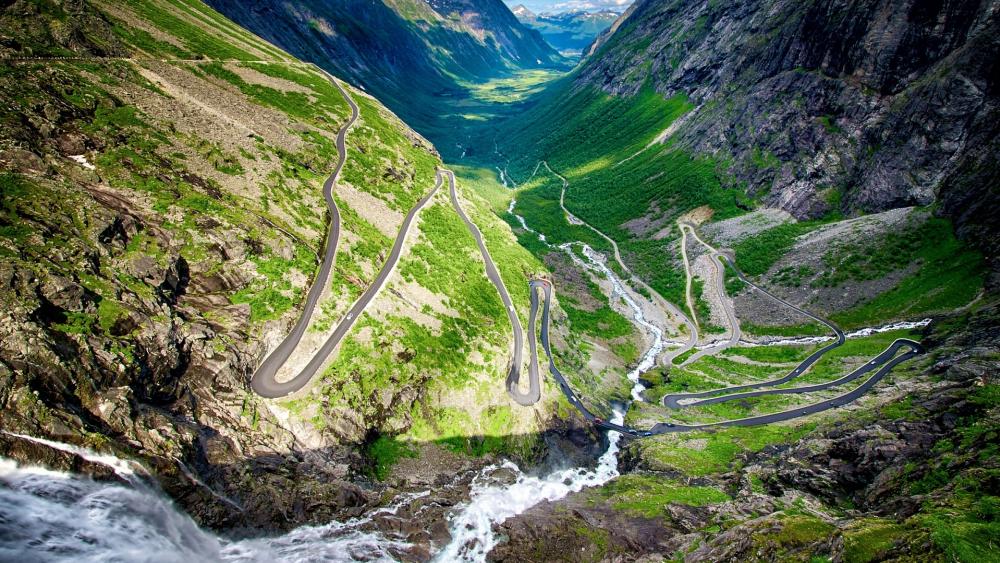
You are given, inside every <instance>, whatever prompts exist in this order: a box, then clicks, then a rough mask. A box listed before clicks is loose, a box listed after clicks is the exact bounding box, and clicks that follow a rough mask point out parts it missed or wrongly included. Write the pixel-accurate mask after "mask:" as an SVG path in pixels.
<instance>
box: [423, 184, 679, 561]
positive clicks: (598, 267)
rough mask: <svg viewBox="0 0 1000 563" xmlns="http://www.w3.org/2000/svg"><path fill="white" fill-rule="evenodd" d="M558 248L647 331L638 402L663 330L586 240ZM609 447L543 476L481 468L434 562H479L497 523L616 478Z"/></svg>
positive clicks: (619, 415) (613, 442) (635, 393)
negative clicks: (505, 478)
mask: <svg viewBox="0 0 1000 563" xmlns="http://www.w3.org/2000/svg"><path fill="white" fill-rule="evenodd" d="M515 205H516V200H511V203H510V206H509V207H508V208H507V211H508V213H510V214H511V215H513V216H514V217H515V218H516V219H517V221H518V222H519V223H520V224H521V227H523V228H524V230H525V231H528V232H531V233H534V234H535V235H536V236H538V238H539V240H541V241H542V243H544V244H545V245H546V246H551V245H550V244H549V243H548V241H546V239H545V235H543V234H542V233H539V232H537V231H535V230H534V229H532V228H531V227H529V226H528V225H527V223H526V222H525V220H524V217H522V216H520V215H518V214H516V213H514V206H515ZM575 245H578V246H580V247H581V248H582V253H583V256H584V258H586V261H584V260H583V259H581V258H580V257H579V256H577V255H576V253H574V252H573V246H575ZM559 248H560V249H561V250H563V251H564V252H566V253H567V254H568V255H569V256H570V258H572V259H573V261H574V262H575V263H576V264H577V265H579V266H580V267H582V268H584V269H586V270H590V271H597V272H598V273H600V274H603V275H604V276H605V277H607V279H608V280H609V281H610V282H611V285H612V291H613V296H617V297H618V298H620V299H621V300H622V302H624V303H625V305H626V306H627V307H628V308H629V309H631V311H632V319H633V320H634V321H635V322H636V324H638V325H639V326H640V327H641V328H642V329H643V330H645V331H646V332H647V334H649V336H650V338H651V341H652V343H651V344H650V347H649V349H647V350H646V353H645V354H643V357H642V359H641V360H640V361H639V363H638V365H636V366H635V368H633V369H632V370H631V371H630V372H629V373H628V378H629V379H630V380H631V381H632V382H633V384H634V385H633V387H632V398H633V399H635V400H642V398H641V395H640V393H642V390H643V389H644V387H643V385H642V383H640V382H639V377H640V376H641V375H642V374H643V373H645V372H646V371H648V370H649V369H650V368H652V367H653V366H655V365H656V358H657V356H659V354H660V352H662V351H663V331H662V330H661V329H660V328H659V327H657V326H655V325H653V324H652V323H650V322H649V321H647V320H646V316H645V314H644V313H643V310H642V307H640V306H639V304H638V303H637V302H636V301H635V299H633V298H632V297H631V296H630V295H629V292H628V291H627V290H626V289H625V286H624V285H623V284H622V282H621V280H620V279H619V278H618V276H616V275H615V273H614V272H612V271H611V269H609V268H608V267H607V265H606V260H605V258H604V257H603V256H602V255H601V254H600V253H598V252H596V251H595V250H594V249H592V248H590V246H588V245H586V244H584V243H567V244H563V245H560V246H559ZM624 420H625V414H624V412H623V411H619V410H616V411H615V412H614V415H613V416H612V417H611V422H612V423H615V424H622V423H623V422H624ZM608 440H609V445H608V449H607V450H606V451H605V452H604V453H603V454H602V455H601V457H600V459H598V462H597V466H596V467H595V468H594V469H587V468H583V467H575V468H570V469H561V470H556V471H553V472H552V473H549V474H548V475H544V476H530V475H526V474H525V473H524V472H522V471H521V469H520V468H519V467H518V466H517V465H516V464H514V463H512V462H509V461H506V462H504V463H503V464H501V465H499V466H491V467H488V468H486V469H484V470H483V471H482V472H481V473H480V475H479V476H477V478H476V479H474V480H473V483H472V492H471V494H470V500H469V502H468V503H467V504H466V505H464V506H462V507H461V508H460V509H459V510H458V511H457V512H455V513H454V514H453V515H452V516H451V518H450V525H449V530H450V532H451V536H452V540H451V542H450V543H449V544H448V545H446V546H445V547H444V548H443V549H441V550H440V551H439V552H438V553H437V555H436V556H435V561H438V562H441V563H445V562H452V561H464V562H475V563H478V562H482V561H485V560H486V554H488V553H489V552H490V550H491V549H493V547H494V546H496V544H497V538H496V534H495V533H494V532H493V527H494V526H495V525H497V524H500V523H503V522H504V521H506V520H508V519H509V518H512V517H514V516H517V515H518V514H521V513H523V512H524V511H526V510H528V509H529V508H531V507H532V506H535V505H536V504H538V503H540V502H542V501H553V500H558V499H561V498H563V497H565V496H566V495H568V494H570V493H573V492H578V491H581V490H583V489H585V488H588V487H597V486H600V485H603V484H604V483H607V482H608V481H610V480H611V479H614V478H615V477H617V476H618V474H619V473H618V451H619V447H618V443H619V440H621V435H620V434H618V433H617V432H610V433H609V434H608ZM501 469H503V470H507V471H510V472H512V473H513V474H514V476H515V480H514V482H513V483H512V484H497V483H495V481H494V480H493V479H491V478H490V475H491V474H492V473H494V472H496V471H498V470H501Z"/></svg>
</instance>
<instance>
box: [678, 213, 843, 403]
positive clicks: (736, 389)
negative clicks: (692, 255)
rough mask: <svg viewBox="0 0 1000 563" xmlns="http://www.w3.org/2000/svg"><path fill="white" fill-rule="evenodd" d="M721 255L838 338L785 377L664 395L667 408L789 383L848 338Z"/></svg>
mask: <svg viewBox="0 0 1000 563" xmlns="http://www.w3.org/2000/svg"><path fill="white" fill-rule="evenodd" d="M692 230H693V228H692ZM706 246H707V245H706ZM719 256H721V257H722V258H723V259H724V260H725V261H726V263H728V264H729V266H730V267H731V268H732V269H733V271H735V272H736V275H737V276H739V278H740V280H742V281H743V283H745V284H747V285H749V286H750V287H752V288H754V289H756V290H757V291H759V292H761V293H763V294H764V295H766V296H768V297H770V298H771V299H773V300H775V301H777V302H779V303H781V304H782V305H785V306H786V307H790V308H791V309H793V310H795V311H797V312H798V313H801V314H802V315H805V316H806V317H809V318H810V319H813V320H815V321H818V322H820V323H822V324H824V325H826V326H828V327H830V330H832V331H833V332H834V334H835V335H836V340H834V341H833V342H832V343H830V344H828V345H826V346H824V347H822V348H820V349H819V350H817V351H815V352H813V353H812V354H810V355H809V357H808V358H806V359H805V360H803V361H802V363H800V364H799V365H797V366H795V369H793V370H792V371H791V372H789V373H788V375H786V376H784V377H781V378H778V379H772V380H770V381H761V382H758V383H748V384H746V385H734V386H731V387H722V388H719V389H710V390H708V391H701V392H699V393H676V394H672V395H666V396H664V397H663V406H665V407H667V408H672V409H679V408H684V407H687V406H693V405H699V404H708V403H706V402H702V401H698V402H693V403H689V404H686V405H682V404H681V403H680V401H681V400H684V399H702V398H705V397H713V396H715V395H731V394H735V393H740V392H742V391H749V390H752V389H762V388H767V387H775V386H777V385H782V384H784V383H788V382H789V381H791V380H793V379H795V378H797V377H799V376H800V375H802V374H803V373H805V371H806V370H808V369H809V368H810V367H811V366H812V365H813V364H814V363H816V362H817V361H818V360H819V359H820V358H822V357H823V355H824V354H826V353H827V352H829V351H830V350H833V349H834V348H837V347H838V346H841V345H843V344H844V341H845V340H846V339H845V337H844V331H842V330H840V327H838V326H837V325H835V324H833V323H832V322H830V321H828V320H826V319H823V318H820V317H817V316H816V315H814V314H812V313H810V312H808V311H805V310H803V309H801V308H799V307H796V306H795V305H792V304H791V303H789V302H788V301H785V300H784V299H782V298H780V297H778V296H777V295H774V294H772V293H770V292H768V291H767V290H766V289H764V288H762V287H760V286H759V285H757V284H755V283H753V282H752V281H750V280H749V279H747V277H746V276H745V275H743V272H742V271H740V269H739V268H737V267H736V264H734V263H733V261H732V260H730V258H729V257H728V256H726V255H724V254H721V253H717V254H716V257H719ZM763 394H765V393H758V395H763ZM710 402H712V403H718V402H722V401H710Z"/></svg>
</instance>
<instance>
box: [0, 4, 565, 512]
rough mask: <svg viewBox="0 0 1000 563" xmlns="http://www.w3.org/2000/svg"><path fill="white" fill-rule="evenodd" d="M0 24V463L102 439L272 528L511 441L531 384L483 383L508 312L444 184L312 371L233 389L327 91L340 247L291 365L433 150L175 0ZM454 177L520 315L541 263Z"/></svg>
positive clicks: (278, 325) (393, 223) (315, 185)
mask: <svg viewBox="0 0 1000 563" xmlns="http://www.w3.org/2000/svg"><path fill="white" fill-rule="evenodd" d="M39 22H44V25H38V23H39ZM0 24H2V25H0V29H2V34H3V37H2V38H0V45H2V47H0V53H2V56H3V58H2V59H0V99H2V102H3V103H2V104H0V123H2V128H0V303H2V306H0V311H2V312H0V430H2V431H0V454H2V455H3V456H5V457H13V458H15V459H18V460H22V461H26V462H29V463H42V462H44V463H46V464H48V465H50V466H54V467H60V468H71V467H72V468H77V469H80V468H82V467H81V466H80V465H79V464H80V463H81V458H79V457H76V456H73V455H65V454H63V453H61V452H60V451H59V450H58V449H53V448H50V447H49V446H46V445H44V444H42V443H39V442H37V441H35V440H34V438H42V439H51V440H57V441H59V442H64V443H69V444H73V445H76V446H88V447H91V448H94V449H98V450H100V451H104V452H114V453H116V454H117V455H119V456H121V457H126V458H131V459H137V460H139V461H141V462H142V463H143V464H144V465H145V467H147V468H149V469H150V470H151V471H152V472H153V473H155V474H156V476H157V477H159V480H160V483H162V485H163V488H164V489H165V490H166V492H167V493H169V494H170V495H171V496H172V497H174V498H175V499H177V500H178V502H179V503H180V504H181V505H182V506H183V507H185V508H186V509H187V510H188V511H189V512H190V513H191V514H192V515H193V516H194V517H195V518H196V519H197V520H198V521H199V522H202V523H205V524H208V525H211V526H214V527H230V526H250V527H257V526H263V527H267V528H274V527H278V528H284V527H288V526H291V525H294V524H296V523H299V522H303V521H311V522H327V521H329V520H330V518H331V517H332V516H333V515H337V514H339V515H342V516H343V515H345V514H346V515H351V514H356V513H358V511H359V510H360V509H362V508H363V507H365V506H367V505H369V504H371V503H379V502H382V497H381V495H380V491H381V490H382V489H381V486H380V485H377V484H376V485H369V486H368V487H367V488H366V489H362V488H361V487H359V486H357V485H355V484H354V482H362V483H370V480H373V479H375V478H381V477H384V476H385V475H386V474H387V471H388V468H389V467H391V465H392V463H393V462H395V461H396V460H397V459H398V458H401V457H412V456H417V455H420V456H425V455H426V456H427V459H430V460H437V461H436V465H432V466H430V467H431V468H430V469H426V470H425V474H426V477H425V478H426V479H428V480H429V481H431V482H432V481H433V480H434V479H436V478H437V477H438V475H439V473H441V474H444V475H446V476H448V477H452V476H454V471H455V470H456V468H457V467H469V466H470V465H475V464H476V463H485V460H484V461H477V460H480V459H481V458H482V456H487V457H486V459H489V457H488V456H490V455H493V454H495V453H497V452H505V453H507V454H508V455H513V456H518V457H522V458H528V457H531V456H533V455H534V454H536V453H538V448H539V445H540V443H541V432H542V431H543V430H544V428H545V427H546V425H547V424H548V423H549V418H550V415H551V414H552V411H553V403H552V401H551V395H550V393H549V391H548V390H547V389H543V400H542V401H541V402H539V403H538V404H537V405H536V406H535V407H534V408H523V407H519V406H517V405H516V403H514V402H513V401H512V400H511V399H510V398H509V397H508V395H507V394H506V393H505V392H504V389H505V387H504V377H505V376H506V373H507V368H508V365H509V361H510V359H509V358H510V356H509V353H510V352H509V349H510V341H511V334H510V331H511V329H510V323H509V322H508V321H507V315H506V311H505V308H504V306H503V304H502V303H501V301H500V298H499V297H498V295H497V292H496V290H495V289H494V288H493V286H492V284H491V283H490V282H489V280H487V279H486V277H485V276H484V274H483V272H484V269H483V263H482V260H481V258H480V256H479V253H478V250H477V249H476V246H475V243H474V241H473V239H472V237H471V236H470V235H469V233H468V231H467V230H466V228H465V225H464V224H463V223H462V221H461V219H460V218H459V217H458V216H457V215H456V214H455V211H454V209H453V208H452V205H451V202H450V201H449V198H448V192H447V185H445V186H444V187H443V188H442V189H440V190H438V192H437V193H436V194H435V196H434V197H433V198H432V199H431V200H430V202H429V203H428V205H427V206H426V207H425V208H424V209H423V211H421V212H420V214H419V215H418V219H417V223H416V226H415V227H414V229H413V231H412V232H410V234H409V236H408V238H407V241H406V246H405V247H404V250H403V254H402V257H401V259H400V262H399V266H398V267H397V268H396V270H395V271H394V273H393V274H392V275H391V276H390V277H389V278H388V281H387V284H386V287H385V290H384V291H382V292H381V293H379V294H378V296H377V297H376V298H375V300H374V301H373V302H372V305H371V307H370V308H369V309H368V310H367V312H366V313H365V314H364V316H363V317H362V318H361V319H360V320H359V323H358V326H357V327H355V329H354V330H353V331H352V332H351V333H350V334H349V335H348V337H347V338H346V339H345V340H344V342H343V343H342V344H341V346H340V348H339V351H338V353H335V354H334V355H333V356H332V357H331V358H330V360H329V361H327V362H326V363H325V364H324V366H323V369H322V371H321V374H320V375H319V376H318V381H317V382H316V383H315V384H314V385H312V386H311V387H310V388H308V389H307V390H306V391H303V392H300V393H297V394H296V395H295V396H293V397H291V398H289V399H281V400H264V399H261V398H260V397H257V396H256V395H254V394H253V393H252V392H251V391H250V389H249V386H248V381H249V377H250V375H251V374H252V373H253V371H254V370H255V369H256V367H257V366H258V365H259V364H260V362H261V360H262V359H263V358H264V356H265V355H266V353H267V352H268V350H270V349H273V348H274V346H275V345H276V344H277V342H278V341H279V340H280V339H281V338H282V337H283V336H284V334H286V332H287V331H288V328H289V327H290V326H291V324H292V322H293V321H294V319H295V318H296V317H297V314H298V311H299V308H300V307H301V305H302V299H303V296H304V294H305V291H306V288H308V287H309V283H310V280H311V279H312V278H313V276H314V275H315V272H316V269H317V263H318V261H319V260H318V258H319V255H320V254H322V249H323V246H324V241H325V240H326V230H327V225H328V222H329V216H328V213H327V212H326V205H325V204H324V201H323V192H322V186H323V183H324V181H325V180H326V179H327V177H328V176H329V174H330V173H331V171H332V170H333V169H334V167H335V165H336V163H337V159H338V155H337V150H336V146H335V139H336V136H337V132H338V131H339V130H340V128H341V127H342V126H343V125H344V124H345V123H346V122H347V120H348V118H349V117H350V115H351V109H350V107H349V105H348V103H347V100H346V99H345V96H350V97H351V98H352V99H353V100H355V102H356V103H357V104H358V106H359V108H360V117H359V119H358V121H357V123H355V124H354V126H353V127H352V128H351V129H350V131H349V132H348V134H347V158H346V162H345V166H344V169H343V172H342V175H341V177H340V180H339V181H338V184H337V186H336V188H335V190H334V197H335V199H336V202H337V205H338V207H339V209H340V215H341V223H342V229H341V241H340V244H339V246H338V251H337V257H336V265H335V270H334V272H333V275H332V277H331V280H332V281H331V284H330V287H329V288H327V291H326V292H325V294H324V296H323V297H322V299H321V301H320V303H319V307H318V308H317V314H316V315H314V316H313V318H312V320H311V323H310V325H309V329H308V331H307V333H306V336H305V337H304V339H303V344H302V346H301V348H302V353H299V354H298V355H296V356H293V358H292V360H291V363H292V364H293V365H295V364H301V363H303V362H304V361H306V360H308V359H309V357H311V354H308V352H311V350H312V349H315V348H316V347H317V346H318V344H319V342H320V341H321V340H322V339H324V338H325V337H326V336H327V335H328V334H330V332H331V331H332V329H333V327H335V326H336V325H337V324H338V322H339V321H340V319H341V317H342V316H343V315H344V314H345V313H346V311H347V310H348V308H349V307H350V305H351V303H352V302H353V301H354V300H355V299H356V298H357V297H358V295H360V294H361V292H362V291H363V290H364V289H365V288H367V287H368V286H369V285H370V284H371V283H372V280H373V279H374V278H375V276H376V274H377V273H378V271H379V269H380V268H381V267H382V264H383V262H384V261H385V259H386V256H387V255H388V252H389V249H390V247H391V246H392V241H393V239H394V238H395V237H396V234H397V231H398V230H399V229H400V225H401V222H402V219H403V216H404V214H405V213H406V212H407V211H408V210H409V209H410V208H412V207H413V206H414V205H415V203H416V202H417V201H418V200H419V199H421V198H422V197H424V196H425V195H426V194H428V193H429V192H430V191H431V189H432V188H433V187H434V185H435V168H436V167H437V166H439V165H440V160H439V158H438V156H437V154H436V152H435V151H434V149H433V147H431V146H430V145H429V143H428V142H427V141H426V140H424V139H423V138H422V137H421V136H420V135H418V134H416V133H414V132H413V131H412V130H410V129H409V128H408V127H407V126H406V125H404V124H403V123H402V122H401V121H400V120H399V119H398V118H396V117H395V115H393V114H392V113H391V112H389V111H388V110H387V109H385V108H384V107H383V106H382V105H381V104H380V103H379V102H378V101H376V100H375V99H373V98H371V97H370V96H368V95H367V94H365V93H364V92H361V91H359V90H356V89H354V88H351V87H349V86H347V85H344V84H342V85H343V87H344V93H342V92H341V90H339V88H338V87H337V85H335V84H334V83H332V82H331V80H332V79H331V78H330V77H329V76H328V75H325V74H322V73H321V72H319V71H318V70H317V69H316V68H315V67H313V66H311V65H308V64H305V63H302V62H300V61H298V60H296V59H294V58H293V57H291V56H290V55H288V54H286V53H285V52H283V51H281V50H279V49H277V48H276V47H274V46H272V45H270V44H268V43H266V42H264V41H261V40H260V39H259V38H257V37H255V36H253V35H252V34H250V33H248V32H246V31H245V30H243V29H241V28H239V27H238V26H236V25H235V24H233V23H232V22H230V21H228V20H226V19H225V18H224V17H222V16H221V15H220V14H218V13H217V12H214V11H213V10H211V9H210V8H208V7H207V6H205V5H204V4H201V3H200V2H196V1H193V0H191V1H184V2H181V1H175V0H158V1H146V0H131V1H129V2H92V3H91V2H86V3H85V2H65V3H58V2H14V3H12V4H11V3H8V4H7V5H5V6H4V7H3V8H2V9H0ZM462 182H463V181H462V180H460V187H459V189H460V194H461V197H462V199H463V200H464V205H465V206H466V209H467V212H468V213H469V214H470V215H471V216H472V217H473V219H475V220H476V221H477V222H478V223H479V225H481V226H482V230H483V232H484V237H485V244H486V245H487V246H488V247H489V250H490V252H491V254H492V255H493V256H495V257H497V259H498V262H499V263H500V266H499V268H500V271H501V275H502V276H503V277H504V281H505V284H506V285H507V287H509V288H510V293H511V295H512V298H513V300H514V305H515V308H516V309H517V311H518V313H519V314H520V315H521V316H522V317H526V315H527V306H528V292H527V286H526V283H525V279H526V276H530V275H533V274H540V273H542V272H544V267H543V266H542V265H541V264H540V263H538V262H537V261H535V260H534V259H533V258H531V257H530V255H528V254H527V253H526V252H525V251H524V250H523V249H520V248H519V247H518V246H517V245H516V243H515V240H514V238H513V237H512V235H511V233H510V231H509V230H508V229H506V227H505V226H504V224H503V223H502V222H500V221H499V220H498V219H497V218H496V217H494V216H493V215H492V214H490V213H489V212H488V207H487V206H486V204H485V202H483V201H482V200H480V199H479V198H478V197H475V196H474V195H473V194H472V193H471V192H468V191H466V190H465V189H464V188H462V186H461V183H462ZM458 279H461V280H463V283H454V282H455V280H458ZM470 394H471V395H470ZM400 434H403V435H405V437H406V438H407V439H408V441H409V442H408V443H409V444H410V445H403V444H400V443H398V442H397V441H396V438H395V437H396V436H398V435H400ZM24 436H30V437H33V438H27V437H24ZM442 460H443V461H442Z"/></svg>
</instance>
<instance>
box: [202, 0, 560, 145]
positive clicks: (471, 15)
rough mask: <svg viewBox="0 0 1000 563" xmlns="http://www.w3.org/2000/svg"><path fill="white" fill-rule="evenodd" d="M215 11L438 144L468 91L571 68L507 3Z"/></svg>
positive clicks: (361, 0)
mask: <svg viewBox="0 0 1000 563" xmlns="http://www.w3.org/2000/svg"><path fill="white" fill-rule="evenodd" d="M209 4H210V5H212V6H213V7H214V8H215V9H217V10H219V11H220V12H222V13H223V14H225V15H226V16H228V17H230V18H232V19H233V21H235V22H237V23H239V24H240V25H242V26H244V27H246V28H247V29H249V30H251V31H253V32H254V33H256V34H258V35H260V36H261V37H263V38H265V39H267V40H268V41H271V42H273V43H274V44H276V45H279V46H281V47H282V48H284V49H285V50H287V51H288V52H290V53H292V54H293V55H295V56H297V57H299V58H300V59H303V60H307V61H312V62H315V63H317V64H319V65H320V66H323V67H324V68H326V69H327V70H329V71H331V72H336V73H337V74H339V75H341V76H343V77H344V78H345V79H348V80H351V81H352V82H355V83H357V84H360V85H362V86H364V87H365V88H366V89H367V90H368V91H369V92H371V93H372V94H374V95H375V96H377V97H378V98H379V99H381V100H382V101H384V102H385V103H386V104H387V105H388V106H389V107H391V108H392V109H393V110H394V111H395V112H396V113H398V114H399V115H400V116H402V118H403V119H404V120H406V122H407V123H409V124H411V125H413V126H414V127H416V128H417V130H420V131H422V132H424V133H426V134H428V135H429V136H430V137H431V140H433V141H435V142H438V143H440V144H444V143H445V138H444V137H446V136H447V135H448V134H449V129H450V128H449V127H443V126H441V125H440V123H439V121H440V119H441V117H442V114H443V113H444V114H450V113H453V112H452V111H450V110H449V111H447V112H443V111H442V106H444V105H447V104H448V103H454V104H456V105H460V104H461V103H462V101H463V100H464V99H465V98H467V97H468V96H469V93H468V90H469V86H470V84H474V83H482V82H486V81H489V80H490V79H493V78H497V77H500V76H506V75H509V74H511V73H513V72H516V71H519V70H531V69H545V68H563V67H565V66H566V64H567V63H566V61H565V60H563V59H562V58H561V57H560V55H559V54H558V53H557V52H555V50H553V49H552V47H550V46H549V45H548V44H546V43H545V41H544V40H543V39H542V38H541V36H540V35H539V34H538V33H537V32H534V31H532V30H529V29H527V28H525V27H524V26H523V25H521V23H520V22H518V21H517V18H515V17H514V15H513V14H511V13H510V10H509V9H507V6H506V5H504V3H503V2H502V1H501V0H432V1H429V2H427V1H424V0H379V1H375V2H372V1H370V0H349V1H348V2H329V1H327V0H309V1H307V2H296V3H294V4H293V3H288V2H277V1H265V2H255V3H253V5H252V6H248V5H247V4H246V3H244V2H238V1H234V0H211V1H210V2H209ZM455 111H458V110H457V109H456V110H455ZM439 130H440V131H439Z"/></svg>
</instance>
